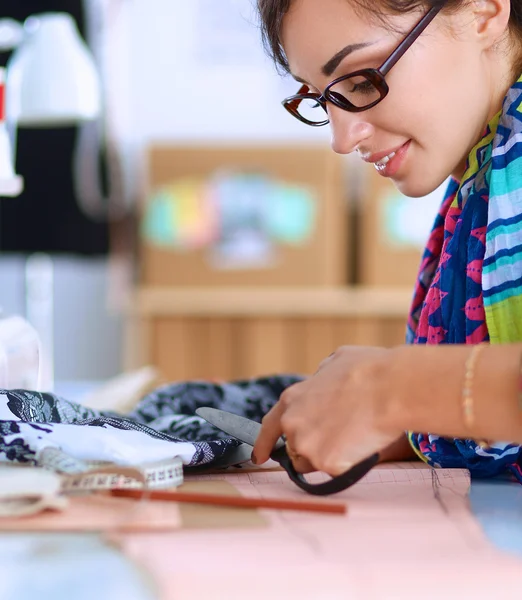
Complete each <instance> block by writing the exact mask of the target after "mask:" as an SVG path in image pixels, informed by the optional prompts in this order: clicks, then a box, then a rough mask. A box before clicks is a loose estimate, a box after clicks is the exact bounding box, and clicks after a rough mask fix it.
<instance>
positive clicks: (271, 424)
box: [252, 402, 284, 465]
mask: <svg viewBox="0 0 522 600" xmlns="http://www.w3.org/2000/svg"><path fill="white" fill-rule="evenodd" d="M283 412H284V406H283V404H282V403H281V402H278V403H277V404H276V405H275V406H274V407H273V408H272V410H271V411H270V412H268V413H267V414H266V415H265V417H264V418H263V421H262V424H261V431H260V432H259V435H258V436H257V440H256V443H255V445H254V449H253V451H252V462H253V463H254V464H256V465H261V464H263V463H264V462H266V461H267V460H268V459H269V458H270V454H271V453H272V450H273V449H274V446H275V445H276V442H277V440H278V439H279V438H280V437H281V435H282V434H283V430H282V428H281V416H282V414H283Z"/></svg>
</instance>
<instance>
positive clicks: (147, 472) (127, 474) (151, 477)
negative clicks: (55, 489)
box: [37, 448, 183, 493]
mask: <svg viewBox="0 0 522 600" xmlns="http://www.w3.org/2000/svg"><path fill="white" fill-rule="evenodd" d="M37 462H38V466H40V467H45V468H47V469H50V470H51V471H54V472H56V473H57V474H58V475H60V478H61V491H62V492H67V493H72V492H75V491H78V492H80V491H82V492H85V491H96V490H114V489H122V488H127V489H128V488H138V489H139V488H149V489H161V488H171V487H178V486H180V485H181V484H182V483H183V463H182V461H181V459H180V458H179V457H174V458H172V459H169V460H164V461H160V462H155V463H145V464H142V465H136V466H132V467H125V466H122V465H117V464H114V463H101V462H86V461H80V460H77V459H75V458H73V457H71V456H69V455H67V454H65V453H64V452H63V451H62V450H59V449H58V448H45V449H44V450H42V451H41V452H40V453H39V456H38V459H37Z"/></svg>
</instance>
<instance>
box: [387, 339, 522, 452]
mask: <svg viewBox="0 0 522 600" xmlns="http://www.w3.org/2000/svg"><path fill="white" fill-rule="evenodd" d="M470 352H471V347H470V346H457V345H455V346H452V345H440V346H404V347H399V348H395V349H393V350H392V351H391V355H390V362H389V369H388V370H387V374H386V376H385V377H386V379H387V382H386V387H387V388H388V389H389V390H390V396H389V402H386V403H384V404H383V412H382V414H381V417H382V426H383V427H385V428H386V429H388V428H389V429H394V428H396V427H397V426H399V427H402V428H404V429H406V430H410V431H417V432H428V431H429V432H430V433H436V434H439V435H444V436H448V437H460V438H472V439H477V440H503V441H512V442H517V443H522V407H520V406H519V393H520V392H519V380H520V362H521V355H522V344H509V345H493V346H489V345H488V346H485V347H484V348H483V349H482V350H481V351H480V352H479V354H478V355H477V359H476V362H475V366H474V368H473V370H472V371H473V373H472V379H471V380H470V385H469V389H470V393H471V398H472V409H473V423H472V424H470V425H468V424H466V422H465V418H464V407H463V388H464V383H465V373H466V362H467V361H468V358H469V356H470Z"/></svg>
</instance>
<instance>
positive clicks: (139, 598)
mask: <svg viewBox="0 0 522 600" xmlns="http://www.w3.org/2000/svg"><path fill="white" fill-rule="evenodd" d="M0 579H1V581H2V598H6V599H12V598H16V600H34V599H35V598H42V599H47V598H52V599H53V600H71V599H72V598H74V600H115V599H116V598H125V600H157V599H158V598H159V592H158V591H157V590H155V589H154V584H153V583H152V580H151V579H149V578H148V576H147V575H146V574H145V573H144V572H143V571H141V570H139V568H138V567H137V566H136V564H135V563H134V562H132V561H130V560H128V559H127V558H125V557H124V555H123V554H121V553H120V552H119V551H118V550H117V549H116V548H114V547H112V546H109V545H108V544H106V543H104V542H103V541H102V539H101V537H99V536H98V535H96V534H54V533H49V534H48V533H43V534H33V533H29V534H25V533H16V534H14V533H13V534H11V533H10V534H2V535H0Z"/></svg>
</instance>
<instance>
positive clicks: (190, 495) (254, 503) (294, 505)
mask: <svg viewBox="0 0 522 600" xmlns="http://www.w3.org/2000/svg"><path fill="white" fill-rule="evenodd" d="M111 494H112V495H113V496H116V497H118V498H136V499H143V500H147V499H150V500H164V501H168V502H190V503H193V504H212V505H215V506H231V507H237V508H270V509H274V510H301V511H306V512H318V513H329V514H338V515H342V514H345V513H346V510H347V509H346V505H345V504H341V503H333V502H308V501H301V500H279V499H277V498H246V497H245V496H223V495H220V494H200V493H194V492H172V491H166V490H129V489H119V490H118V489H117V490H111Z"/></svg>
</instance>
